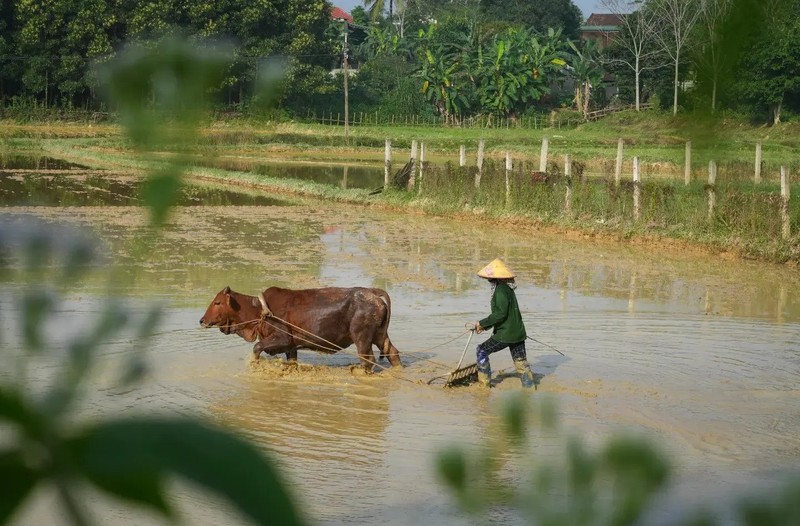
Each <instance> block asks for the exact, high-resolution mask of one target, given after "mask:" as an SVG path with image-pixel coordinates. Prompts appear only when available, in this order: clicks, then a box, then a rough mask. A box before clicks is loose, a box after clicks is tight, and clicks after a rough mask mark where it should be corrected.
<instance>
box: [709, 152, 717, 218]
mask: <svg viewBox="0 0 800 526" xmlns="http://www.w3.org/2000/svg"><path fill="white" fill-rule="evenodd" d="M716 181H717V163H716V162H714V161H708V219H709V220H711V219H713V218H714V207H715V206H716V204H717V192H716V188H715V187H714V185H715V184H716Z"/></svg>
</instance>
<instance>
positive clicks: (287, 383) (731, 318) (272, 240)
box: [0, 176, 800, 525]
mask: <svg viewBox="0 0 800 526" xmlns="http://www.w3.org/2000/svg"><path fill="white" fill-rule="evenodd" d="M15 177H16V176H15ZM19 177H21V176H19ZM119 180H122V179H119ZM72 182H75V181H72ZM129 184H132V183H130V182H129ZM82 191H83V190H81V189H80V188H77V187H75V188H72V189H71V190H70V192H72V193H78V194H79V193H80V192H82ZM113 193H115V194H116V193H125V192H124V191H123V190H122V189H121V188H120V187H118V186H114V187H113ZM199 193H200V191H199V190H197V191H196V192H195V193H194V194H192V195H199ZM262 199H263V200H261V201H258V202H255V203H252V204H244V205H243V204H241V201H236V203H237V204H226V203H221V204H214V205H210V204H208V203H206V202H202V200H201V202H192V203H190V204H191V205H192V206H188V205H185V206H180V207H178V208H177V209H176V211H175V213H174V214H173V216H172V218H171V220H170V221H169V223H168V226H167V228H166V229H165V231H164V232H163V235H162V236H161V237H160V238H159V239H157V240H155V241H154V246H153V247H152V248H153V250H152V251H150V252H149V253H148V255H147V256H146V257H143V256H141V255H139V254H140V252H139V250H140V249H141V246H139V245H138V244H137V240H141V239H142V238H144V237H146V236H145V235H144V234H145V226H144V225H145V222H146V216H145V215H144V214H143V212H142V210H141V209H139V208H137V207H136V206H131V204H130V203H128V202H124V201H114V202H106V203H103V202H100V203H99V204H98V201H97V200H91V201H90V202H87V201H88V200H81V199H76V205H75V206H60V205H58V204H57V203H55V206H54V203H47V204H42V205H41V206H35V207H32V206H27V205H23V204H22V203H20V202H12V203H9V202H6V204H5V205H4V208H3V210H2V213H3V216H4V217H3V222H4V224H9V223H10V222H14V221H16V220H18V219H19V218H22V217H29V216H30V217H36V218H39V219H41V220H44V221H46V222H49V223H52V224H59V225H61V224H67V225H73V226H77V227H80V228H86V229H88V230H89V231H91V232H93V233H94V235H96V236H97V237H98V238H99V240H100V242H101V243H102V246H103V247H104V248H103V251H104V252H105V253H106V254H108V256H109V259H110V260H111V261H112V262H113V263H114V265H115V267H116V269H117V272H116V273H115V274H113V276H114V279H110V278H109V276H111V274H109V273H106V272H98V273H96V274H93V275H91V276H89V277H88V278H86V279H85V280H84V281H83V282H82V283H80V284H79V285H80V287H79V289H78V290H76V291H75V292H74V293H71V294H70V295H69V296H68V298H67V301H66V304H65V305H63V306H62V308H61V309H60V310H59V316H58V320H57V323H56V325H55V326H54V327H53V329H54V332H52V334H65V333H66V334H69V333H70V332H71V331H74V330H75V327H79V326H80V325H81V323H84V322H85V320H86V319H88V318H90V317H91V315H92V314H96V313H97V312H98V311H99V310H100V309H101V308H103V307H102V305H103V304H102V301H101V298H102V297H103V296H104V294H105V293H106V292H107V291H109V290H110V292H111V293H112V294H113V295H118V296H122V297H125V298H127V300H126V301H127V303H128V304H129V306H131V308H133V309H134V311H136V310H137V309H139V306H141V305H143V304H144V303H146V302H147V303H149V302H153V301H155V302H160V303H162V304H163V305H164V307H165V315H164V318H163V321H162V325H161V327H160V328H159V330H160V335H159V336H158V337H157V339H156V341H154V344H153V346H152V349H151V351H150V353H149V363H150V365H151V374H150V375H149V377H148V378H147V380H146V381H145V382H144V383H143V384H142V385H141V386H139V387H137V388H135V389H133V390H126V391H125V392H119V391H118V390H116V389H114V385H113V383H114V382H113V381H114V378H115V377H114V375H113V374H112V372H111V371H113V366H114V365H115V364H116V363H118V362H119V361H121V360H122V359H124V357H125V356H126V353H128V352H130V344H129V342H127V341H117V342H112V343H110V344H109V345H108V346H106V347H105V348H104V354H103V357H102V364H101V367H100V370H99V372H98V374H97V375H96V377H95V378H94V380H93V382H94V383H93V386H92V387H93V388H92V389H90V390H89V392H88V395H87V400H86V403H85V404H84V406H83V407H82V410H81V411H82V416H84V417H87V418H94V417H98V416H102V415H116V414H119V413H120V412H124V414H135V413H147V414H152V413H167V414H176V413H178V414H187V413H199V414H202V415H205V416H207V417H209V418H212V419H214V420H215V421H217V422H220V423H222V424H224V425H229V426H232V427H233V428H234V429H236V430H238V431H239V432H241V433H242V434H243V435H245V436H246V437H248V438H250V439H252V440H254V441H255V442H257V443H258V444H260V445H261V446H263V448H264V449H265V450H267V451H269V452H270V453H271V454H272V455H274V457H275V458H276V459H277V460H278V461H279V463H280V465H281V467H283V468H284V470H285V473H286V476H287V478H288V479H289V480H290V482H291V485H292V487H293V489H294V492H295V494H296V495H297V498H298V499H299V501H300V503H301V505H302V507H303V509H304V510H306V512H307V515H308V516H309V517H310V518H311V519H312V522H313V523H315V524H364V525H377V524H391V525H405V524H408V525H412V524H413V525H417V524H468V523H470V521H469V520H467V519H466V518H465V517H464V516H462V515H460V514H459V513H458V512H457V511H456V509H455V507H454V504H453V501H452V499H451V498H450V496H449V495H448V494H447V492H446V491H445V490H444V487H443V486H442V485H441V484H440V483H439V482H438V481H437V480H436V478H435V476H434V472H433V463H432V459H433V457H434V454H435V453H436V452H437V451H439V450H440V449H441V448H442V447H444V446H446V445H447V444H451V443H454V442H458V443H466V444H471V445H477V444H480V443H481V441H482V439H483V438H484V437H485V436H488V435H491V434H492V433H493V432H494V430H495V429H496V428H497V425H498V421H497V418H496V416H495V414H496V412H495V408H496V407H497V403H498V402H499V401H501V400H502V399H503V398H504V397H505V396H507V395H508V394H509V393H511V392H516V391H517V390H519V388H520V386H519V380H518V378H517V377H516V376H515V375H513V374H512V369H513V368H512V364H511V359H510V356H509V355H508V353H507V352H501V353H499V354H498V355H494V356H493V358H492V365H493V368H494V369H495V371H499V372H500V373H501V374H500V377H499V379H498V380H497V381H496V385H495V387H494V388H493V389H492V390H491V391H488V392H487V391H485V390H482V389H480V388H478V387H477V386H470V387H467V388H461V389H454V390H445V389H443V388H442V386H441V383H437V382H434V384H433V385H428V381H429V380H431V379H433V378H434V377H437V376H440V375H443V374H446V373H447V372H448V370H449V369H448V368H449V367H454V366H455V364H456V363H457V362H458V359H459V357H460V355H461V352H462V350H463V349H464V346H465V344H466V342H467V334H466V333H465V331H464V324H465V323H467V322H473V321H475V320H476V319H478V318H481V317H483V316H485V315H486V314H487V313H488V308H489V307H488V304H489V288H488V286H487V285H486V283H484V282H483V281H482V280H480V279H479V278H477V277H476V276H475V272H476V271H477V270H478V269H479V268H481V267H482V266H483V265H484V264H485V263H487V262H488V261H490V260H491V259H493V258H495V257H498V256H499V257H503V258H504V259H505V260H506V262H507V263H508V264H509V266H510V267H511V268H513V269H514V270H515V271H516V272H517V273H518V283H519V288H518V291H517V295H518V298H519V301H520V306H521V308H522V309H523V313H524V319H525V323H526V326H527V328H528V332H529V334H531V335H533V336H534V337H535V338H536V339H537V340H539V341H540V342H542V343H545V344H547V345H549V346H551V347H553V348H557V349H559V350H560V351H562V352H563V353H564V354H565V356H561V355H560V354H558V353H557V352H555V351H553V350H552V349H551V348H550V347H548V346H545V345H542V344H540V343H536V342H529V345H528V355H529V360H530V361H531V363H532V365H533V369H534V371H535V372H536V373H539V374H540V375H541V379H540V384H539V386H538V389H537V390H536V391H532V392H530V393H529V396H530V397H532V398H537V397H540V398H548V399H551V400H553V401H554V402H555V403H556V404H557V406H558V409H559V414H560V428H559V429H560V431H559V432H558V433H556V435H555V436H552V435H549V436H541V435H540V433H539V431H538V430H537V429H533V428H532V429H531V430H530V433H531V434H532V435H533V436H537V437H539V438H540V440H539V441H538V442H537V443H536V444H537V445H536V447H535V448H533V450H532V452H531V455H530V458H527V457H526V459H525V460H524V461H522V460H520V458H519V457H517V456H515V455H512V454H511V453H509V452H504V451H498V452H497V454H498V455H499V456H500V457H501V459H502V460H503V461H506V462H507V464H508V477H510V478H511V479H512V480H518V481H519V482H520V483H521V484H524V483H525V481H526V476H525V473H526V470H525V469H524V468H525V465H524V462H528V461H530V462H545V461H547V460H548V458H549V457H552V456H554V455H556V454H557V453H558V452H559V451H561V449H562V448H563V444H564V443H565V440H566V438H567V437H568V436H571V435H580V436H581V437H583V438H584V439H585V440H586V441H587V442H588V443H589V444H592V445H596V444H598V443H600V442H602V441H603V440H605V439H606V438H607V437H608V436H610V435H611V434H614V433H619V432H623V431H631V432H636V433H644V434H646V435H649V436H651V437H653V438H654V439H655V440H656V441H657V443H658V444H659V445H660V446H661V448H662V449H663V450H664V451H666V452H667V454H668V455H669V457H670V458H671V460H672V461H673V463H674V465H675V477H674V480H673V484H672V486H671V489H670V492H669V494H668V495H666V496H665V498H664V499H663V500H662V501H660V502H659V503H658V506H657V507H656V509H655V511H654V513H653V516H652V518H651V519H652V520H651V522H652V523H654V524H667V523H670V522H671V521H674V520H675V519H676V518H677V517H679V516H680V515H681V514H682V513H684V512H685V511H686V510H689V509H691V508H692V507H693V506H695V505H697V504H704V505H709V506H712V507H714V508H724V507H725V506H726V505H727V504H728V503H729V499H730V498H731V497H732V496H735V495H737V494H738V493H740V492H742V491H750V490H753V489H754V488H760V487H769V486H770V485H771V484H773V483H774V482H775V481H776V480H778V479H779V478H780V477H781V476H783V475H784V474H786V473H787V472H790V471H796V470H800V463H798V460H797V459H798V458H800V438H798V437H800V389H798V382H797V379H798V377H799V376H798V375H799V374H800V336H799V335H800V332H799V331H798V329H800V301H798V298H800V280H798V278H797V275H796V271H793V270H791V269H786V268H783V267H775V266H770V265H765V264H755V263H750V262H745V261H730V260H722V259H719V258H714V257H711V256H698V255H697V254H694V253H688V254H683V253H681V252H680V251H678V250H674V249H659V248H657V247H646V248H645V247H630V246H625V245H621V244H615V243H605V242H600V241H592V240H585V239H566V238H565V237H564V236H559V235H555V234H543V233H538V232H535V231H524V232H523V231H520V230H519V229H517V228H515V227H513V226H509V227H503V226H498V225H492V226H490V225H483V224H481V223H480V222H476V221H463V220H459V221H455V220H448V219H441V218H435V217H426V216H409V215H403V214H397V213H388V212H386V211H378V210H370V209H366V208H354V207H346V206H332V205H328V204H322V203H319V202H311V201H304V200H293V199H290V198H286V197H285V196H284V197H281V198H280V199H273V198H272V197H271V196H262ZM212 202H214V201H213V199H212ZM121 277H124V279H122V278H121ZM6 285H7V287H8V288H9V289H10V290H11V291H14V292H16V291H18V290H19V289H20V287H21V285H20V284H19V283H13V282H12V283H8V284H6ZM226 285H229V286H230V287H231V288H233V289H234V290H236V291H239V292H243V293H246V294H255V293H256V292H257V291H259V290H261V289H263V288H265V287H267V286H270V285H278V286H284V287H292V288H304V287H317V286H328V285H331V286H356V285H358V286H372V287H382V288H384V289H386V290H387V291H388V292H389V293H390V295H391V297H392V301H393V304H392V322H391V326H390V335H391V337H392V340H393V341H394V343H395V345H396V346H397V347H398V348H399V349H400V352H401V358H402V359H403V361H404V363H405V364H406V367H405V369H403V370H402V371H380V372H379V373H378V374H375V375H372V376H364V375H362V374H353V373H352V372H351V369H350V366H351V365H353V364H355V363H357V359H356V357H355V353H354V350H353V349H350V350H348V351H347V352H342V353H339V354H336V355H333V356H329V355H321V354H315V353H311V352H307V351H306V352H303V351H301V352H300V362H301V366H300V367H299V368H298V369H297V370H286V369H284V368H283V367H281V366H280V364H278V363H275V362H271V361H268V360H261V361H260V362H259V363H257V364H255V365H254V364H252V363H250V361H249V357H250V352H249V351H250V348H251V345H250V344H248V343H246V342H244V341H243V340H241V339H238V338H237V337H236V336H225V335H223V334H222V333H220V332H219V331H217V330H202V329H200V328H199V326H198V321H199V319H200V317H201V316H202V314H203V312H204V310H205V308H206V306H207V305H208V303H209V302H210V300H211V299H212V298H213V296H214V294H216V293H217V292H218V291H219V290H220V289H222V288H223V287H225V286H226ZM14 319H15V314H14V307H13V304H11V303H9V299H8V298H6V299H4V300H3V304H2V305H0V321H1V322H2V327H3V333H4V334H13V332H14ZM485 337H486V336H485V335H480V336H477V337H476V338H475V339H473V341H472V343H471V344H470V350H469V352H468V359H470V358H471V353H472V348H473V347H474V344H475V343H476V342H479V341H482V340H483V339H484V338H485ZM11 341H12V342H13V338H12V340H11ZM6 343H7V341H6ZM12 346H13V343H12ZM53 348H54V349H55V350H56V351H55V352H56V353H57V352H63V349H59V347H58V344H57V343H55V342H54V344H53ZM0 370H1V371H2V373H0V374H4V375H5V374H10V373H9V371H7V370H6V369H0ZM34 371H35V372H34V373H33V374H34V383H36V382H38V383H44V382H46V381H47V380H48V378H50V377H52V376H53V375H55V374H58V369H57V367H55V366H54V365H53V364H52V363H51V362H49V361H48V360H46V359H44V361H43V363H42V364H41V366H40V367H37V368H34ZM173 489H174V497H173V499H174V502H175V504H176V506H177V508H178V509H180V510H181V511H182V513H183V514H184V516H185V519H186V521H185V523H186V524H193V525H194V524H209V525H211V524H240V523H241V519H239V517H238V516H236V515H233V514H232V512H230V511H229V510H228V508H226V507H225V505H224V504H222V503H220V502H218V501H216V500H214V499H211V498H209V497H208V496H207V495H205V494H199V493H197V492H195V491H194V490H193V489H192V488H187V487H184V486H180V485H173ZM87 501H88V502H90V503H91V506H92V508H93V509H94V513H95V516H96V517H98V518H100V519H101V520H100V521H99V522H100V523H102V524H112V525H116V524H137V525H138V524H159V523H160V522H159V521H158V520H157V518H156V517H154V516H152V515H150V514H148V513H147V512H143V511H142V510H139V509H136V508H133V509H132V508H128V507H125V506H124V505H121V504H119V503H118V502H116V501H109V500H107V499H105V498H104V497H102V496H99V495H89V496H87ZM54 502H55V499H54V497H53V495H52V494H50V493H49V492H48V491H47V490H43V491H41V492H40V493H39V494H37V496H36V498H35V499H34V500H33V501H32V502H29V503H28V506H26V508H25V509H24V510H23V513H22V514H21V515H20V516H19V517H18V519H17V521H16V522H15V524H17V525H39V524H45V523H47V524H59V523H61V522H60V521H63V520H64V519H63V518H62V514H61V513H60V512H59V511H58V510H57V508H55V507H54ZM492 522H493V523H496V524H516V523H518V522H519V520H518V518H515V517H510V516H505V515H504V516H501V517H494V518H493V521H492Z"/></svg>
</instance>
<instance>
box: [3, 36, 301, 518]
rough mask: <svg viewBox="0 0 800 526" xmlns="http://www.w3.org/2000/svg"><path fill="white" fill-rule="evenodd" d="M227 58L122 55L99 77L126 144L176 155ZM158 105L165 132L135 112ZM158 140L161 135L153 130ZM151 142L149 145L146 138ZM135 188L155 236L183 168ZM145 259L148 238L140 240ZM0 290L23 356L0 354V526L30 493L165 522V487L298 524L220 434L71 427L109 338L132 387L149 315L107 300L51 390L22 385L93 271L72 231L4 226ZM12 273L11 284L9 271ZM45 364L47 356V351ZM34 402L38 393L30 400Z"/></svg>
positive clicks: (177, 420) (182, 51)
mask: <svg viewBox="0 0 800 526" xmlns="http://www.w3.org/2000/svg"><path fill="white" fill-rule="evenodd" d="M229 60H230V57H229V56H227V55H224V54H221V53H212V52H210V51H209V50H208V49H202V48H198V47H197V46H196V45H193V44H190V43H188V42H185V41H182V40H166V41H163V42H161V43H160V44H159V46H157V47H155V48H154V49H152V50H149V51H147V50H144V49H142V48H133V49H131V50H129V51H128V52H127V53H126V54H124V55H122V56H121V58H120V59H119V61H118V62H116V63H113V64H111V65H110V66H109V68H108V70H107V71H106V72H105V74H104V75H103V76H102V78H104V79H107V82H108V85H109V93H110V94H111V97H112V102H113V103H114V104H117V105H118V107H119V109H120V112H121V114H122V115H124V116H125V122H126V124H127V125H128V130H129V132H130V136H131V138H132V139H133V140H134V142H135V143H136V144H138V145H139V146H140V147H142V148H149V149H153V148H156V147H164V146H167V147H176V146H177V147H178V148H180V145H181V139H182V138H185V136H189V137H191V135H192V134H193V133H194V132H195V131H196V130H195V128H196V126H197V124H198V123H199V120H198V119H199V116H200V115H201V112H200V110H201V108H202V107H203V102H204V98H205V97H204V96H205V94H206V91H207V90H208V88H209V86H212V85H213V84H214V82H215V81H216V77H215V75H216V74H217V72H218V71H220V70H222V69H224V68H222V67H220V66H222V65H224V64H226V63H227V61H229ZM151 88H152V89H153V91H154V92H155V93H156V94H157V98H158V100H159V105H163V107H164V108H165V110H168V111H166V113H167V115H168V119H167V120H168V122H169V123H170V124H173V125H174V126H173V127H172V128H170V127H169V126H166V127H165V126H163V124H164V122H162V118H161V116H160V115H156V114H155V113H152V112H151V111H150V109H149V107H148V105H147V104H146V103H145V102H144V100H145V99H146V98H147V96H148V93H149V90H150V89H151ZM162 128H166V129H165V130H164V129H162ZM157 129H158V131H159V132H160V133H156V130H157ZM161 166H162V168H160V169H159V170H158V171H156V172H155V173H154V174H153V175H152V176H151V177H150V178H149V179H148V181H147V184H146V188H147V190H146V191H145V194H144V195H145V197H146V204H147V205H148V206H149V208H150V209H151V214H152V217H153V223H154V224H155V225H159V224H160V223H161V222H162V221H163V219H164V217H165V214H166V212H167V210H168V209H169V206H170V205H171V204H172V202H173V201H174V197H175V195H176V189H177V188H178V186H179V184H180V174H181V169H182V163H181V161H180V159H177V160H176V161H175V162H167V163H163V162H162V163H161ZM142 245H143V246H144V247H145V248H146V245H147V239H144V240H142ZM0 256H2V258H0V279H4V280H7V279H9V278H10V277H13V278H14V281H15V283H18V284H22V285H24V286H23V287H22V288H21V290H20V292H19V293H18V294H15V290H14V289H12V290H11V292H10V294H12V296H14V295H16V296H18V297H17V298H15V301H16V303H17V305H18V308H17V311H18V312H19V313H20V320H19V321H20V323H19V324H18V325H19V327H20V337H19V341H20V342H21V345H22V349H20V350H18V351H17V350H12V349H11V348H7V349H6V346H7V345H9V344H8V342H5V341H4V342H2V345H3V347H4V350H6V351H7V352H6V353H4V358H5V359H7V360H9V361H10V362H11V361H13V362H15V365H16V374H15V375H7V376H4V378H3V380H2V382H0V424H2V425H3V427H4V428H7V429H12V430H13V431H14V432H13V433H10V434H7V435H6V440H5V441H4V443H3V446H2V449H0V478H2V479H3V480H5V481H7V484H6V490H4V491H3V492H0V524H6V523H8V522H9V521H10V520H11V519H12V518H13V516H14V514H15V512H16V511H17V510H18V509H19V507H20V506H21V504H22V503H23V502H24V501H25V500H26V499H27V498H28V497H29V496H30V495H31V494H32V493H33V492H34V490H35V489H36V488H37V487H39V486H42V485H49V486H52V487H54V488H55V489H56V493H57V495H58V497H59V498H60V502H61V504H62V505H63V507H64V513H65V514H66V516H67V517H68V519H69V520H70V521H71V522H72V523H74V524H79V525H85V524H90V523H91V520H90V517H89V514H88V512H87V510H86V509H84V507H83V506H82V505H81V504H80V500H81V499H80V497H79V491H80V490H79V489H78V488H80V487H81V486H82V485H85V484H86V483H88V484H90V485H93V486H94V487H95V488H97V489H99V490H101V491H103V492H105V493H107V494H109V495H111V496H113V497H117V498H119V499H122V500H125V501H128V502H131V503H135V504H138V505H141V506H145V507H149V508H151V509H152V510H153V511H155V512H158V513H160V514H161V515H163V516H164V517H165V518H168V519H177V517H176V516H175V512H174V510H173V509H172V508H171V506H170V504H169V500H168V499H167V496H166V492H165V482H166V480H167V479H170V478H173V477H176V478H179V479H182V480H185V481H188V482H191V483H193V484H195V485H196V486H199V487H201V488H204V489H206V490H209V491H211V492H213V493H215V494H216V495H218V496H220V497H223V498H225V499H227V500H228V501H229V502H230V503H231V504H232V505H233V506H234V507H235V508H236V509H238V510H239V511H240V512H241V514H242V515H243V516H244V517H247V518H248V519H250V520H251V521H253V522H254V523H256V524H281V525H284V524H287V525H292V524H303V522H304V521H303V519H302V517H301V516H300V515H299V513H298V511H297V509H296V507H295V505H294V503H293V501H292V499H291V497H290V495H289V493H288V491H287V490H286V486H285V484H284V483H283V481H282V480H281V477H280V475H279V474H278V472H277V469H276V468H275V466H274V465H273V463H272V462H271V461H270V460H269V459H268V458H267V457H265V456H264V455H263V454H262V452H261V451H259V450H258V449H257V448H256V447H255V446H253V445H252V444H250V443H248V442H246V441H245V440H243V439H241V438H239V437H238V436H236V435H235V434H233V433H232V432H230V431H228V430H225V429H222V428H220V427H218V426H216V425H213V424H211V423H207V422H204V421H202V420H200V419H194V418H188V417H186V416H179V417H169V416H163V417H146V416H137V417H130V418H116V419H106V420H103V419H100V420H97V419H95V420H94V421H92V422H80V421H79V419H78V418H77V417H76V416H75V414H74V413H75V409H76V407H77V406H78V405H79V403H80V400H81V394H82V392H83V391H84V390H85V389H87V388H88V382H89V378H90V376H91V373H92V371H93V366H94V364H95V358H96V356H97V354H98V352H99V350H100V349H101V348H102V346H103V345H104V344H105V342H108V341H109V340H110V339H112V338H114V337H116V336H119V335H120V334H121V332H122V331H123V330H125V329H131V330H132V331H133V334H134V335H135V338H134V340H133V343H132V349H131V352H129V353H127V357H128V359H127V361H126V363H125V364H124V365H123V367H122V370H121V371H120V374H119V378H120V380H119V384H120V385H121V386H126V385H130V384H131V383H133V382H136V381H138V380H139V379H140V378H141V376H142V374H143V372H144V370H145V368H144V357H143V351H144V349H145V346H146V344H147V342H148V340H149V338H150V337H151V336H152V335H153V333H154V331H155V329H156V325H157V321H158V320H159V319H160V318H161V313H160V310H159V309H158V308H157V307H153V308H150V309H149V310H148V311H147V312H146V313H145V315H144V316H143V317H141V319H138V318H134V316H132V314H131V313H129V312H128V311H127V310H126V309H125V308H124V306H123V305H121V304H120V303H118V302H117V301H113V300H108V301H107V303H106V305H104V308H102V309H101V311H100V312H101V314H100V315H98V317H97V319H94V320H88V321H89V323H88V326H87V327H86V328H85V329H83V330H81V331H78V333H77V334H76V335H74V336H73V337H71V339H67V340H66V341H63V342H60V343H61V344H62V345H63V351H64V352H63V353H62V354H63V356H64V359H63V363H62V364H61V367H60V369H59V373H58V374H57V375H54V379H53V380H52V383H51V384H50V385H46V386H43V385H40V384H41V382H40V381H39V380H33V379H31V378H29V377H28V374H27V368H28V364H29V362H30V360H32V359H33V358H35V357H41V356H44V355H45V353H52V354H53V358H55V357H57V356H58V355H59V353H58V351H59V350H60V349H59V342H58V341H53V339H52V338H50V337H49V336H50V335H49V333H48V329H47V328H48V327H51V326H52V323H53V321H54V320H56V319H57V318H58V317H59V316H60V315H63V314H60V312H61V309H60V307H61V304H60V298H61V296H62V295H64V294H74V292H75V290H73V286H74V284H75V283H80V279H81V278H82V277H83V276H84V274H86V273H87V272H89V271H90V270H92V269H94V268H96V263H97V261H98V259H99V258H98V257H97V254H96V252H95V248H94V246H93V245H92V244H91V243H90V242H89V241H87V240H86V239H85V238H83V237H81V236H79V235H77V234H75V233H74V232H73V231H70V230H65V231H62V230H61V229H58V228H54V227H53V226H52V225H44V224H37V223H34V224H24V223H23V224H22V225H20V224H8V225H3V228H2V229H0ZM19 268H21V269H22V271H19V270H16V269H19ZM54 351H55V352H54ZM40 391H41V392H40Z"/></svg>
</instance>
